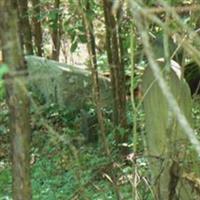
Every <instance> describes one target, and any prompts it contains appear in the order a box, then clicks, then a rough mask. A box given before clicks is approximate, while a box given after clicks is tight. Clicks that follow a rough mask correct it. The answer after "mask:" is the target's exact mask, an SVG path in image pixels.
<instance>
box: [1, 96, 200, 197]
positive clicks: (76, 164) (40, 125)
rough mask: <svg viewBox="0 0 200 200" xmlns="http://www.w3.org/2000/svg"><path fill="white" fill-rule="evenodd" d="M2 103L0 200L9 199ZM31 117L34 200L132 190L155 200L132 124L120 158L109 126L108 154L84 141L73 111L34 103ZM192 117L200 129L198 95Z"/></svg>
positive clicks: (5, 120)
mask: <svg viewBox="0 0 200 200" xmlns="http://www.w3.org/2000/svg"><path fill="white" fill-rule="evenodd" d="M0 106H1V108H0V109H1V112H0V124H1V126H0V144H1V145H0V200H7V199H11V170H10V169H11V168H10V161H9V152H10V146H9V137H8V131H9V130H8V109H7V106H6V104H5V100H2V101H1V104H0ZM87 112H90V110H89V109H87ZM128 115H130V116H131V113H128ZM31 116H32V117H31V126H32V148H31V168H32V193H33V199H34V200H45V199H48V200H51V199H52V200H68V199H69V200H72V199H73V200H76V199H77V200H82V199H83V200H84V199H92V200H104V199H113V200H116V199H118V198H119V196H120V198H121V199H127V200H128V199H133V195H135V193H134V191H136V192H137V194H138V195H139V197H140V198H141V199H143V200H145V199H146V200H151V199H154V197H153V195H152V191H151V185H150V183H149V177H150V170H149V167H148V162H147V159H146V158H145V154H144V146H143V137H142V134H138V135H139V138H138V152H133V151H132V146H131V141H132V131H131V128H130V130H129V135H130V147H129V153H128V155H127V156H124V155H121V154H120V153H119V151H118V147H117V146H116V144H114V143H113V140H112V131H111V130H110V133H109V134H108V137H107V138H108V142H109V146H110V148H111V154H110V155H109V156H106V155H105V154H104V153H103V151H102V146H101V145H100V144H99V142H88V141H86V138H85V136H84V135H83V134H81V133H80V123H79V116H78V114H77V111H74V112H71V111H70V112H69V111H68V110H63V109H62V110H61V109H59V108H58V107H57V106H56V105H53V104H52V105H49V106H41V108H40V107H38V109H37V112H36V110H35V108H33V107H32V110H31ZM193 118H194V128H195V131H196V133H199V132H200V101H199V99H196V100H194V103H193ZM130 121H131V119H130ZM143 127H144V124H143V120H141V116H140V115H138V131H140V132H141V131H144V130H143ZM108 129H109V126H108ZM134 181H136V183H135V182H134ZM134 188H136V189H135V190H134Z"/></svg>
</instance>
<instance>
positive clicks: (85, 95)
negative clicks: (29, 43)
mask: <svg viewBox="0 0 200 200" xmlns="http://www.w3.org/2000/svg"><path fill="white" fill-rule="evenodd" d="M26 61H27V66H28V71H29V76H30V85H31V88H32V90H33V91H37V92H38V93H39V94H40V95H42V96H43V97H44V99H45V101H46V103H57V104H59V105H60V106H61V107H69V108H72V109H73V108H76V109H79V108H82V107H83V106H84V105H86V104H87V103H89V102H90V101H91V100H92V78H91V72H90V71H89V70H86V69H82V68H81V67H78V66H70V65H67V64H63V63H59V62H56V61H52V60H47V59H45V58H41V57H37V56H27V57H26ZM99 80H100V89H101V93H102V95H101V96H102V98H101V102H102V106H105V107H107V106H110V104H111V103H110V102H111V101H110V99H111V90H110V81H109V79H107V78H105V77H103V76H99Z"/></svg>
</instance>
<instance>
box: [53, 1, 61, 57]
mask: <svg viewBox="0 0 200 200" xmlns="http://www.w3.org/2000/svg"><path fill="white" fill-rule="evenodd" d="M59 8H60V0H55V2H54V9H55V10H56V14H55V19H54V21H53V26H52V28H53V32H52V41H53V49H52V59H53V60H59V54H60V35H61V21H60V20H61V19H60V13H59Z"/></svg>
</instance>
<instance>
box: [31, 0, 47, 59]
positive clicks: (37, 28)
mask: <svg viewBox="0 0 200 200" xmlns="http://www.w3.org/2000/svg"><path fill="white" fill-rule="evenodd" d="M32 6H33V18H32V20H33V35H34V42H35V47H36V55H37V56H42V55H43V53H44V52H43V44H42V27H41V22H40V19H39V18H40V0H32Z"/></svg>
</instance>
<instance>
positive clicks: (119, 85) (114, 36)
mask: <svg viewBox="0 0 200 200" xmlns="http://www.w3.org/2000/svg"><path fill="white" fill-rule="evenodd" d="M103 6H104V16H105V25H106V43H107V44H106V47H107V56H108V63H109V65H110V71H111V81H112V90H113V98H114V105H113V107H114V108H113V111H114V124H115V125H116V126H121V127H122V128H126V124H127V122H126V98H125V96H126V91H125V78H124V77H125V72H124V66H123V64H122V62H121V58H120V47H119V38H118V29H117V22H116V19H115V16H114V15H113V14H112V2H111V1H108V0H103ZM116 140H117V142H126V141H127V136H126V135H124V136H123V137H121V136H119V135H118V134H117V135H116Z"/></svg>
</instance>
